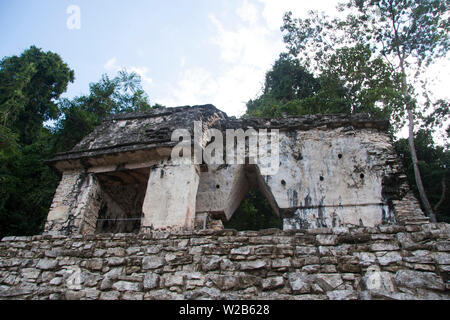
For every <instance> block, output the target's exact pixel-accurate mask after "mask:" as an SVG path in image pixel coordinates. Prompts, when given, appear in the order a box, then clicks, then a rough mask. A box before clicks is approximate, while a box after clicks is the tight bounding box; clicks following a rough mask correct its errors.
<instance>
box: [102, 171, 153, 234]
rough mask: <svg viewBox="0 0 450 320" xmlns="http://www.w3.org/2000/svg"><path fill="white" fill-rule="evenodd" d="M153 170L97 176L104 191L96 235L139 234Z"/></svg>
mask: <svg viewBox="0 0 450 320" xmlns="http://www.w3.org/2000/svg"><path fill="white" fill-rule="evenodd" d="M149 172H150V168H142V169H135V170H122V171H114V172H106V173H100V174H96V177H97V178H98V180H99V183H100V187H101V198H102V199H101V200H102V206H101V209H100V211H99V213H98V219H97V226H96V231H95V232H96V233H137V232H139V229H140V226H141V218H142V205H143V203H144V197H145V193H146V190H147V182H148V178H149Z"/></svg>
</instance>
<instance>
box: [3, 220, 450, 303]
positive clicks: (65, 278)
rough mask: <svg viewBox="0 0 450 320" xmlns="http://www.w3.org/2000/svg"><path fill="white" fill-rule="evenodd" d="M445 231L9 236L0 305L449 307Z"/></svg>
mask: <svg viewBox="0 0 450 320" xmlns="http://www.w3.org/2000/svg"><path fill="white" fill-rule="evenodd" d="M449 231H450V229H449V225H448V224H419V225H415V224H406V225H402V226H399V225H383V226H379V227H376V228H368V227H364V228H363V227H355V228H351V229H348V228H345V227H340V228H333V229H330V228H320V229H308V230H303V231H280V230H274V229H271V230H262V231H259V232H249V231H248V232H236V231H234V230H220V231H213V230H204V231H190V232H188V231H184V232H181V231H179V232H161V231H152V232H149V233H146V234H102V235H86V236H81V235H76V236H72V237H65V236H51V235H46V236H34V237H8V238H4V239H3V240H2V241H1V242H0V299H69V300H76V299H86V300H98V299H101V300H110V299H123V300H127V299H132V300H143V299H144V300H147V299H170V300H174V299H283V300H290V299H293V300H305V299H331V300H339V299H345V300H354V299H401V300H404V299H408V300H410V299H433V300H434V299H446V300H448V299H449V297H450V295H449V289H450V284H449V271H450V241H449Z"/></svg>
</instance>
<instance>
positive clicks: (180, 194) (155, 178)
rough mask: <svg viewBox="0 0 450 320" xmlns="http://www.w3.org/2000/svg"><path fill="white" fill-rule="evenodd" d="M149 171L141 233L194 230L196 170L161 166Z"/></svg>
mask: <svg viewBox="0 0 450 320" xmlns="http://www.w3.org/2000/svg"><path fill="white" fill-rule="evenodd" d="M150 170H151V171H150V177H149V179H148V184H147V191H146V195H145V199H144V204H143V208H142V211H143V215H144V218H143V220H142V225H141V232H145V230H146V229H193V228H194V220H195V204H196V198H197V189H198V184H199V173H198V169H197V166H195V165H193V164H180V165H175V164H163V165H159V166H154V167H152V168H151V169H150Z"/></svg>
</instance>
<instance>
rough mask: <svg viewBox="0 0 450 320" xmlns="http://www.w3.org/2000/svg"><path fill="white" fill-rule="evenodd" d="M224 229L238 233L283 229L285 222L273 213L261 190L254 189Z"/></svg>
mask: <svg viewBox="0 0 450 320" xmlns="http://www.w3.org/2000/svg"><path fill="white" fill-rule="evenodd" d="M224 227H225V228H227V229H235V230H238V231H244V230H252V231H258V230H263V229H270V228H277V229H282V228H283V220H282V219H281V218H280V217H278V215H277V214H276V213H275V212H274V211H273V209H272V207H271V206H270V204H269V201H268V200H267V199H266V197H265V196H264V195H263V194H262V192H261V191H260V190H259V188H258V187H254V188H252V189H250V191H249V192H248V193H247V196H246V197H245V198H244V200H243V201H242V202H241V205H240V206H239V208H238V209H237V210H236V212H235V213H234V214H233V216H232V217H231V219H230V220H229V221H226V222H224Z"/></svg>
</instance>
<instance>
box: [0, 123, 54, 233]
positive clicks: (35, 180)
mask: <svg viewBox="0 0 450 320" xmlns="http://www.w3.org/2000/svg"><path fill="white" fill-rule="evenodd" d="M51 140H52V136H51V133H50V132H49V131H48V130H46V129H43V128H42V129H41V130H40V132H39V135H38V136H37V137H35V142H33V143H32V144H29V145H23V146H20V149H19V150H18V152H16V153H15V154H14V155H10V156H4V157H3V158H2V159H1V165H0V237H2V236H5V235H35V234H38V233H40V232H41V231H42V228H43V224H44V221H45V218H46V216H47V213H48V209H49V207H50V204H51V200H52V197H53V194H54V192H55V190H56V187H57V185H58V181H59V177H58V175H57V174H56V173H55V172H53V171H52V169H50V168H49V167H48V166H47V165H46V164H44V162H43V160H44V159H48V158H49V157H51V156H52V151H51V144H52V141H51Z"/></svg>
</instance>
